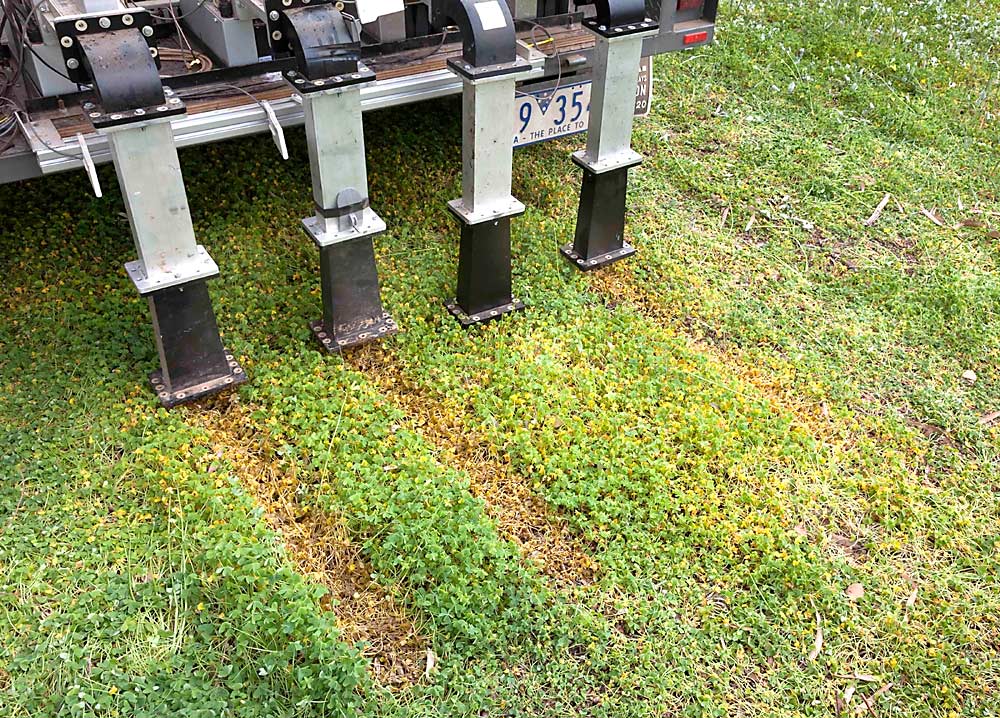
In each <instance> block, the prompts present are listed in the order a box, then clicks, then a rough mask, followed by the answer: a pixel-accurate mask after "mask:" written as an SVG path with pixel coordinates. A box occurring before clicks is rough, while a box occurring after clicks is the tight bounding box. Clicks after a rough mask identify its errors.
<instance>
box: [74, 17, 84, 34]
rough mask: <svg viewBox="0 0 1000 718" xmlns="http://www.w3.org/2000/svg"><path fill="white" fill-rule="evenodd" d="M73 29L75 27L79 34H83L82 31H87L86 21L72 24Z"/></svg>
mask: <svg viewBox="0 0 1000 718" xmlns="http://www.w3.org/2000/svg"><path fill="white" fill-rule="evenodd" d="M73 27H75V28H76V29H77V30H79V31H80V32H83V31H85V30H86V29H87V21H86V20H77V21H76V22H75V23H73Z"/></svg>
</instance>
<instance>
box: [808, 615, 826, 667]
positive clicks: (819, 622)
mask: <svg viewBox="0 0 1000 718" xmlns="http://www.w3.org/2000/svg"><path fill="white" fill-rule="evenodd" d="M822 650H823V619H822V618H821V617H820V615H819V611H816V644H815V645H814V646H813V649H812V651H810V652H809V660H810V661H815V660H816V659H817V658H818V657H819V652H820V651H822Z"/></svg>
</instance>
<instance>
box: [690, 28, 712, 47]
mask: <svg viewBox="0 0 1000 718" xmlns="http://www.w3.org/2000/svg"><path fill="white" fill-rule="evenodd" d="M707 39H708V31H707V30H702V31H701V32H692V33H691V34H690V35H685V36H684V44H685V45H694V44H696V43H699V42H705V40H707Z"/></svg>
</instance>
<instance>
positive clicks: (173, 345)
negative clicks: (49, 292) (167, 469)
mask: <svg viewBox="0 0 1000 718" xmlns="http://www.w3.org/2000/svg"><path fill="white" fill-rule="evenodd" d="M102 132H103V133H104V134H105V135H106V136H107V138H108V145H109V146H110V148H111V156H112V159H113V161H114V165H115V171H116V172H117V174H118V184H119V185H120V186H121V191H122V199H124V201H125V209H126V212H127V214H128V219H129V225H130V226H131V228H132V237H133V238H134V240H135V247H136V251H137V252H138V254H139V259H137V260H135V261H132V262H128V263H126V265H125V270H126V272H128V275H129V278H130V279H131V280H132V282H133V283H134V284H135V287H136V289H137V290H138V291H139V293H140V294H141V295H142V296H144V297H146V298H147V299H148V301H149V311H150V314H151V315H152V319H153V335H154V339H155V341H156V350H157V353H158V354H159V357H160V371H157V372H153V373H152V374H150V377H149V378H150V382H151V384H152V385H153V389H154V390H155V391H156V394H157V396H158V397H159V398H160V402H161V403H162V404H163V405H164V406H166V407H172V406H175V405H176V404H180V403H183V402H186V401H192V400H194V399H197V398H199V397H202V396H205V395H207V394H212V393H214V392H217V391H220V390H222V389H226V388H229V387H230V386H233V385H235V384H240V383H242V382H244V381H246V374H245V373H244V372H243V369H242V368H241V367H240V366H239V364H238V363H237V362H236V360H235V359H234V358H233V356H232V355H231V354H229V352H227V351H226V350H225V349H224V348H223V346H222V340H221V339H220V338H219V329H218V327H217V325H216V323H215V313H214V312H213V311H212V302H211V300H210V299H209V296H208V287H207V286H206V280H208V279H211V278H212V277H215V276H218V274H219V268H218V266H217V265H216V264H215V262H214V261H213V260H212V258H211V257H210V256H209V255H208V252H206V251H205V248H204V247H203V246H201V245H200V244H198V243H197V242H196V241H195V236H194V227H193V225H192V223H191V214H190V211H189V210H188V204H187V195H186V193H185V191H184V180H183V178H182V176H181V171H180V162H179V160H178V158H177V149H176V148H175V147H174V138H173V132H172V131H171V129H170V120H169V118H161V119H156V120H150V121H147V122H144V123H141V124H138V125H137V124H128V125H119V126H117V127H109V128H105V129H103V130H102Z"/></svg>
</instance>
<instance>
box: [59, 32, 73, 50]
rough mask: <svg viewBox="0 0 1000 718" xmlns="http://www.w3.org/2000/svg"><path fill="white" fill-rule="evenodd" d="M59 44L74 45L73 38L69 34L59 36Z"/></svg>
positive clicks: (64, 45)
mask: <svg viewBox="0 0 1000 718" xmlns="http://www.w3.org/2000/svg"><path fill="white" fill-rule="evenodd" d="M59 44H60V45H62V46H63V47H72V46H73V38H71V37H70V36H69V35H66V36H65V37H61V38H59Z"/></svg>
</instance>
